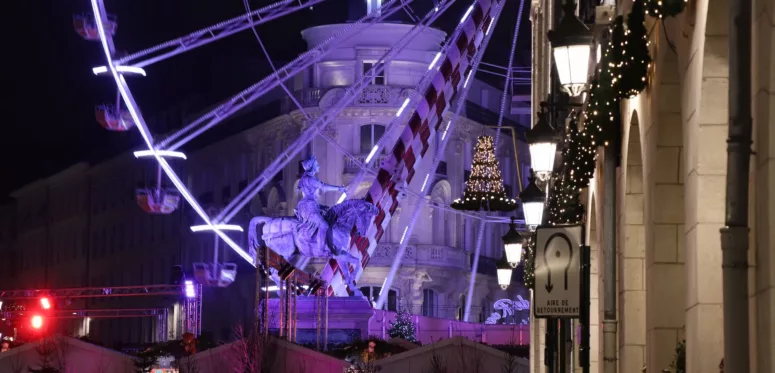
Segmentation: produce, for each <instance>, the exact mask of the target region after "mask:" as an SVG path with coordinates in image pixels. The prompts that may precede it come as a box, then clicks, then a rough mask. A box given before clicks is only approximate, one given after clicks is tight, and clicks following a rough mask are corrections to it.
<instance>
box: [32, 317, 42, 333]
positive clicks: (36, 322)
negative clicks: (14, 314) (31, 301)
mask: <svg viewBox="0 0 775 373" xmlns="http://www.w3.org/2000/svg"><path fill="white" fill-rule="evenodd" d="M31 324H32V328H33V329H38V330H40V328H42V327H43V316H40V315H34V316H32V319H31Z"/></svg>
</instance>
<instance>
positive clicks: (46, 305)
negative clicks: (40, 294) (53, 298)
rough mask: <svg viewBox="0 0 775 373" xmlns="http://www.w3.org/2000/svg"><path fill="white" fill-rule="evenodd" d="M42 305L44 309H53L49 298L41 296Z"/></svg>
mask: <svg viewBox="0 0 775 373" xmlns="http://www.w3.org/2000/svg"><path fill="white" fill-rule="evenodd" d="M40 306H41V307H43V309H44V310H48V309H51V302H49V301H48V298H40Z"/></svg>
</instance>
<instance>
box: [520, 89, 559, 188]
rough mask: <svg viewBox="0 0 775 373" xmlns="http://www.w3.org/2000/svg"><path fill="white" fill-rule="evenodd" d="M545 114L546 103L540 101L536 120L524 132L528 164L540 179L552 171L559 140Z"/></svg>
mask: <svg viewBox="0 0 775 373" xmlns="http://www.w3.org/2000/svg"><path fill="white" fill-rule="evenodd" d="M547 116H549V113H548V112H547V111H546V103H543V102H542V103H541V112H540V113H538V122H537V123H536V125H535V126H533V128H531V129H530V130H529V131H527V133H525V137H526V138H527V143H528V145H529V147H530V166H531V167H532V168H533V171H534V172H535V173H536V174H538V177H539V178H541V179H542V180H543V179H546V178H547V177H548V175H549V174H551V173H552V171H554V158H555V155H556V152H557V144H558V143H559V142H560V136H559V135H558V134H557V131H555V130H554V127H552V125H551V124H549V120H547Z"/></svg>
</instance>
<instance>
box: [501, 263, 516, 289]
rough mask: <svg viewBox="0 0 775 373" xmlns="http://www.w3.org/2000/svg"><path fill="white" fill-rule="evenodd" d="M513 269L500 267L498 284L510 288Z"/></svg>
mask: <svg viewBox="0 0 775 373" xmlns="http://www.w3.org/2000/svg"><path fill="white" fill-rule="evenodd" d="M512 271H513V269H512V268H511V267H507V268H498V285H500V286H501V289H503V290H506V289H508V288H509V284H511V272H512Z"/></svg>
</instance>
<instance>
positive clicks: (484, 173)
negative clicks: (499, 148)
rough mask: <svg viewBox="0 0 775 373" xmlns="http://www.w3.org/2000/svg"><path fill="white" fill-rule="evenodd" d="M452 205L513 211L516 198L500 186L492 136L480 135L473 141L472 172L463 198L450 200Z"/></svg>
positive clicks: (455, 207)
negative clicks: (474, 145) (511, 196)
mask: <svg viewBox="0 0 775 373" xmlns="http://www.w3.org/2000/svg"><path fill="white" fill-rule="evenodd" d="M452 208H454V209H456V210H467V211H479V210H485V211H513V210H514V209H516V208H517V203H516V201H515V200H514V199H512V198H509V196H507V195H506V190H505V189H504V188H503V178H502V177H501V171H500V166H499V165H498V160H497V159H496V158H495V149H494V148H493V138H492V136H480V137H479V139H478V140H477V141H476V149H475V153H474V159H473V165H472V166H471V176H470V177H469V179H468V181H467V182H466V189H465V192H464V193H463V198H458V199H456V200H455V201H453V202H452Z"/></svg>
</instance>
